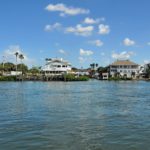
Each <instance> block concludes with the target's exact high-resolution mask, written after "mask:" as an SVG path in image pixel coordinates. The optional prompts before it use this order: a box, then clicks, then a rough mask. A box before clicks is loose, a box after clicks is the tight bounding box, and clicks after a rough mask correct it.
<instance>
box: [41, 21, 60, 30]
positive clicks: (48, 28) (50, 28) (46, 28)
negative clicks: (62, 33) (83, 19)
mask: <svg viewBox="0 0 150 150" xmlns="http://www.w3.org/2000/svg"><path fill="white" fill-rule="evenodd" d="M60 28H61V24H60V23H58V22H56V23H55V24H53V25H46V26H45V29H44V30H45V31H48V32H50V31H52V30H55V29H56V30H58V29H60Z"/></svg>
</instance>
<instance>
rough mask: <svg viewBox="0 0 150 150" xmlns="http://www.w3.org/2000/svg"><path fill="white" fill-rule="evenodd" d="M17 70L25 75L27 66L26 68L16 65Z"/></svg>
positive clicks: (23, 65) (22, 65)
mask: <svg viewBox="0 0 150 150" xmlns="http://www.w3.org/2000/svg"><path fill="white" fill-rule="evenodd" d="M17 68H18V70H19V71H22V73H23V74H25V73H26V72H28V66H26V65H25V64H23V63H22V64H18V65H17Z"/></svg>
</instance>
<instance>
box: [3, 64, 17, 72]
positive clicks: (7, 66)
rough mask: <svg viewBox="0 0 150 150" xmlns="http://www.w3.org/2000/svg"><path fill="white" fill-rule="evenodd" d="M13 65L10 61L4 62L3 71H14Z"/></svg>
mask: <svg viewBox="0 0 150 150" xmlns="http://www.w3.org/2000/svg"><path fill="white" fill-rule="evenodd" d="M15 67H16V66H15V65H14V64H13V63H11V62H6V63H5V67H4V71H15V70H16V69H15Z"/></svg>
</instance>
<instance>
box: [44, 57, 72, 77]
mask: <svg viewBox="0 0 150 150" xmlns="http://www.w3.org/2000/svg"><path fill="white" fill-rule="evenodd" d="M41 71H42V73H43V74H44V75H46V76H49V75H62V74H68V73H69V72H70V71H71V64H70V63H69V62H68V61H66V60H64V59H62V58H47V59H46V64H45V65H44V66H43V67H42V68H41Z"/></svg>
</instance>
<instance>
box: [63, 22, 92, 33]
mask: <svg viewBox="0 0 150 150" xmlns="http://www.w3.org/2000/svg"><path fill="white" fill-rule="evenodd" d="M93 30H94V27H93V26H86V27H83V26H82V25H81V24H78V25H76V26H75V27H67V28H66V30H65V32H66V33H74V34H75V35H81V36H90V35H91V34H92V31H93Z"/></svg>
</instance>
